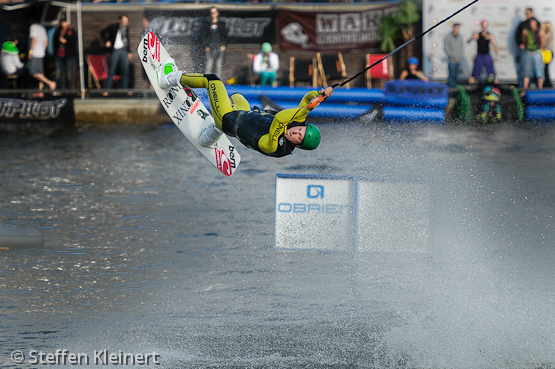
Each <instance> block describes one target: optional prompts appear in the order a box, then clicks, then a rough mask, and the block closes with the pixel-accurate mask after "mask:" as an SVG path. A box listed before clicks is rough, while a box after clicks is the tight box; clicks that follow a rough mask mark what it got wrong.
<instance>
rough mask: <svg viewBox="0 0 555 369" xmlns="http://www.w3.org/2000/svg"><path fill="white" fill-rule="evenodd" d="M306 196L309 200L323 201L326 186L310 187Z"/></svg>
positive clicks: (307, 188)
mask: <svg viewBox="0 0 555 369" xmlns="http://www.w3.org/2000/svg"><path fill="white" fill-rule="evenodd" d="M306 196H307V197H308V198H309V199H323V198H324V186H319V185H308V186H307V187H306Z"/></svg>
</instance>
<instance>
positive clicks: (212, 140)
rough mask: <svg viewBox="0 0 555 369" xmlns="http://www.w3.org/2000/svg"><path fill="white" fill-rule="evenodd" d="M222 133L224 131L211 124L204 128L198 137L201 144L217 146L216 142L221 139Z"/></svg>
mask: <svg viewBox="0 0 555 369" xmlns="http://www.w3.org/2000/svg"><path fill="white" fill-rule="evenodd" d="M222 134H223V132H222V131H220V130H219V129H218V128H216V127H215V126H214V125H210V126H209V127H207V128H203V129H202V131H201V132H200V135H199V137H198V142H199V144H200V145H201V146H204V147H210V148H213V147H216V142H217V141H218V140H219V139H220V136H221V135H222Z"/></svg>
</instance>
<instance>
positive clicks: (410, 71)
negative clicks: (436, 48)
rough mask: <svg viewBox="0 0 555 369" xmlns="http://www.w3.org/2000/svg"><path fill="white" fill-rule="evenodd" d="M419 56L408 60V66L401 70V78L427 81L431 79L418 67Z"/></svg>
mask: <svg viewBox="0 0 555 369" xmlns="http://www.w3.org/2000/svg"><path fill="white" fill-rule="evenodd" d="M418 64H419V62H418V58H415V57H414V56H413V57H410V58H409V60H408V65H409V66H408V68H407V69H405V70H403V71H402V72H401V76H400V77H399V79H402V80H404V79H409V80H410V79H417V80H421V81H425V82H429V81H430V79H429V78H428V77H426V76H425V75H424V73H423V72H422V71H421V70H420V69H418Z"/></svg>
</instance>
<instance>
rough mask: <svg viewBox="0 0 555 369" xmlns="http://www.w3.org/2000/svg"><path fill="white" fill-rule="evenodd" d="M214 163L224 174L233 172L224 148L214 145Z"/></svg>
mask: <svg viewBox="0 0 555 369" xmlns="http://www.w3.org/2000/svg"><path fill="white" fill-rule="evenodd" d="M214 150H216V163H217V165H218V169H219V170H220V171H221V172H222V173H223V174H225V175H226V176H228V177H229V176H230V175H232V174H233V172H232V170H231V168H232V166H231V161H230V160H229V158H228V157H227V155H226V154H225V150H224V149H223V148H221V147H216V148H215V149H214Z"/></svg>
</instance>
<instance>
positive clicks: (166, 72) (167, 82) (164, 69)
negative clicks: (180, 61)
mask: <svg viewBox="0 0 555 369" xmlns="http://www.w3.org/2000/svg"><path fill="white" fill-rule="evenodd" d="M173 72H179V69H178V68H177V66H176V65H175V60H174V59H173V58H167V59H166V60H164V61H163V62H161V63H160V64H158V70H157V71H156V77H157V79H158V85H159V86H160V88H164V89H166V88H168V87H171V86H177V84H176V83H175V82H176V80H177V82H179V81H178V80H179V78H175V77H176V76H175V73H173ZM179 74H180V76H179V77H181V73H179ZM172 77H173V78H172Z"/></svg>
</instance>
